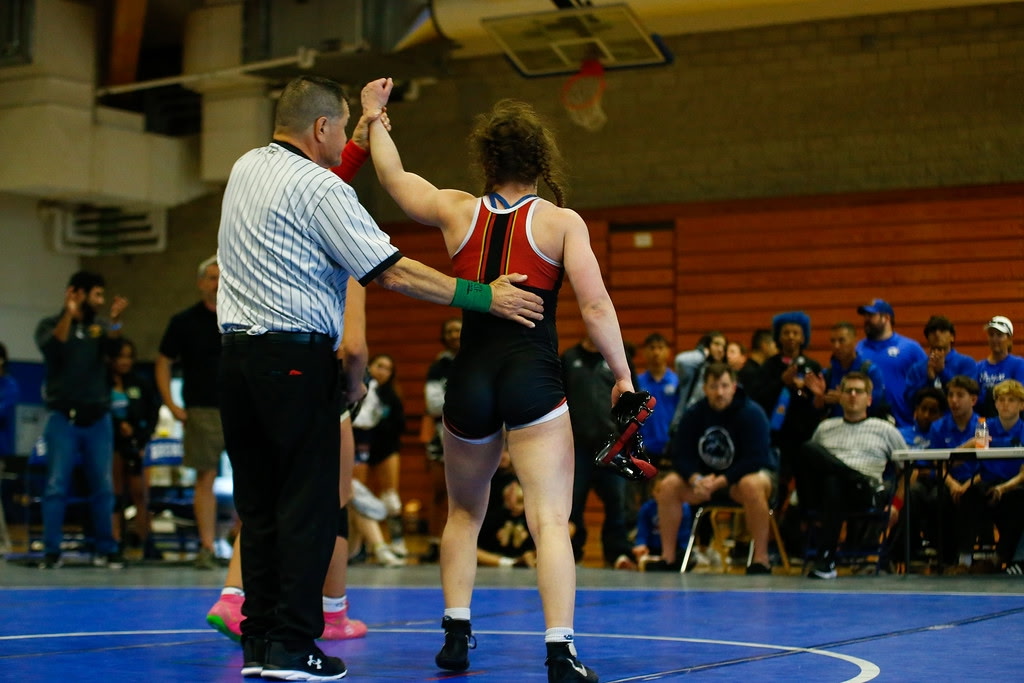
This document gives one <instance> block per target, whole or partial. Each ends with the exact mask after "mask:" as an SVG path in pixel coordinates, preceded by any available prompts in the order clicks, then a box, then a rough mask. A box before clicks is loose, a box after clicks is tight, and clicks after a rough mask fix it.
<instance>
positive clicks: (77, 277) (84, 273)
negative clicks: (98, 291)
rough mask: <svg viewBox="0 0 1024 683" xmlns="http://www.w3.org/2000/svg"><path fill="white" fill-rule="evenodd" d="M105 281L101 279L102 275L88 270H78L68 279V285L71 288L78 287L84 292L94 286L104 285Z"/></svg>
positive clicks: (89, 290) (87, 291) (105, 284)
mask: <svg viewBox="0 0 1024 683" xmlns="http://www.w3.org/2000/svg"><path fill="white" fill-rule="evenodd" d="M106 286H107V282H106V280H104V279H103V276H102V275H100V274H98V273H90V272H89V271H88V270H80V271H78V272H77V273H75V274H74V275H72V276H71V278H70V279H69V280H68V287H70V288H71V289H80V290H82V291H83V292H85V293H86V294H88V293H89V292H91V291H92V290H93V289H95V288H96V287H106Z"/></svg>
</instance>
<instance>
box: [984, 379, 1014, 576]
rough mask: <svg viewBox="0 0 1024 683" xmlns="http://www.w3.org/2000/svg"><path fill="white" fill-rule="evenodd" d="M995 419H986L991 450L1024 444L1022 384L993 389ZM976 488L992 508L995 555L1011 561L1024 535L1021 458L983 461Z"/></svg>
mask: <svg viewBox="0 0 1024 683" xmlns="http://www.w3.org/2000/svg"><path fill="white" fill-rule="evenodd" d="M992 394H993V395H994V396H995V404H996V412H997V413H998V417H997V418H996V419H993V420H989V422H990V423H991V424H990V425H989V436H990V437H991V443H990V445H991V446H992V447H993V448H1007V447H1019V446H1021V445H1022V441H1024V421H1022V420H1021V419H1020V413H1021V411H1022V410H1024V384H1021V383H1020V382H1018V381H1017V380H1014V379H1008V380H1005V381H1003V382H1000V383H999V384H997V385H996V386H995V388H994V389H992ZM980 462H981V471H980V476H981V482H980V487H979V489H980V490H981V491H983V492H984V493H985V496H986V498H987V499H988V500H987V502H988V504H989V505H990V506H991V507H992V516H993V518H994V520H995V524H996V529H998V531H999V541H998V542H997V543H996V552H997V553H998V555H999V559H1000V560H1002V561H1005V562H1009V561H1010V560H1011V555H1012V554H1013V551H1014V549H1015V548H1016V547H1017V542H1018V540H1019V539H1020V537H1021V533H1022V532H1024V459H1020V458H999V459H989V458H986V459H983V460H980Z"/></svg>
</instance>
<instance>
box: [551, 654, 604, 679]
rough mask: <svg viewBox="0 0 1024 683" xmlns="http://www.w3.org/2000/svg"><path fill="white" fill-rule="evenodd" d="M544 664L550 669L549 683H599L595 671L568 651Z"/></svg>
mask: <svg viewBox="0 0 1024 683" xmlns="http://www.w3.org/2000/svg"><path fill="white" fill-rule="evenodd" d="M544 664H546V665H547V667H548V683H569V682H570V681H586V683H598V678H597V674H596V673H594V670H593V669H591V668H590V667H589V666H585V665H584V664H583V663H582V662H580V660H579V659H577V658H576V657H575V656H573V655H571V654H569V652H568V651H566V652H565V653H563V654H557V655H551V656H549V657H548V658H547V661H545V662H544Z"/></svg>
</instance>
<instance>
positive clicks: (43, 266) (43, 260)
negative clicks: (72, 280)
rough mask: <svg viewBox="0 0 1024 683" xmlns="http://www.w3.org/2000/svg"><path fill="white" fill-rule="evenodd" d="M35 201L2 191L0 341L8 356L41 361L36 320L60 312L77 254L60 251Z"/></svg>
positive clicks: (74, 267) (0, 220) (0, 203)
mask: <svg viewBox="0 0 1024 683" xmlns="http://www.w3.org/2000/svg"><path fill="white" fill-rule="evenodd" d="M36 203H37V200H35V199H32V198H28V197H20V196H16V195H10V194H2V193H0V245H2V247H0V254H2V257H0V264H2V265H0V341H2V342H3V343H4V344H5V345H6V346H7V352H8V353H9V354H10V356H11V360H22V361H38V360H42V356H41V355H40V353H39V350H38V349H37V348H36V345H35V342H34V341H33V334H34V333H35V329H36V325H37V324H38V323H39V321H40V320H41V319H42V318H44V317H46V316H48V315H53V314H55V313H57V312H58V311H60V308H61V305H62V303H63V301H64V287H65V285H66V284H67V281H68V278H69V277H71V274H72V273H74V272H75V271H76V270H78V268H79V261H78V257H77V256H70V255H67V254H58V253H57V252H55V251H54V250H53V248H52V246H51V245H52V240H51V237H50V235H49V234H48V232H47V231H45V230H44V229H43V224H42V221H40V219H39V216H38V214H37V212H36Z"/></svg>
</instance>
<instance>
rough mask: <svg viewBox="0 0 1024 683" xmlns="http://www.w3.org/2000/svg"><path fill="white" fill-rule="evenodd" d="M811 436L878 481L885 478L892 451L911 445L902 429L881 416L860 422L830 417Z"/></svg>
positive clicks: (859, 470)
mask: <svg viewBox="0 0 1024 683" xmlns="http://www.w3.org/2000/svg"><path fill="white" fill-rule="evenodd" d="M811 440H812V441H814V442H815V443H816V444H818V445H819V446H824V447H825V448H827V449H828V450H829V451H830V452H831V453H832V455H834V456H836V457H837V458H839V459H840V460H842V461H843V463H844V464H845V465H846V466H847V467H849V468H851V469H854V470H857V471H858V472H860V473H861V474H863V475H865V476H867V477H870V478H871V479H873V480H874V481H875V483H879V482H881V481H882V475H883V474H884V472H885V465H886V463H887V462H888V461H889V460H891V459H892V452H893V451H896V450H900V449H901V448H906V447H907V442H906V441H904V440H903V436H902V435H901V434H900V432H899V430H898V429H896V428H895V427H893V426H892V424H890V423H889V422H887V421H886V420H881V419H879V418H877V417H869V418H867V419H866V420H861V421H860V422H847V421H846V420H844V419H843V418H841V417H830V418H828V419H827V420H823V421H822V422H821V424H819V425H818V428H817V429H816V430H814V436H813V437H811Z"/></svg>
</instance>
